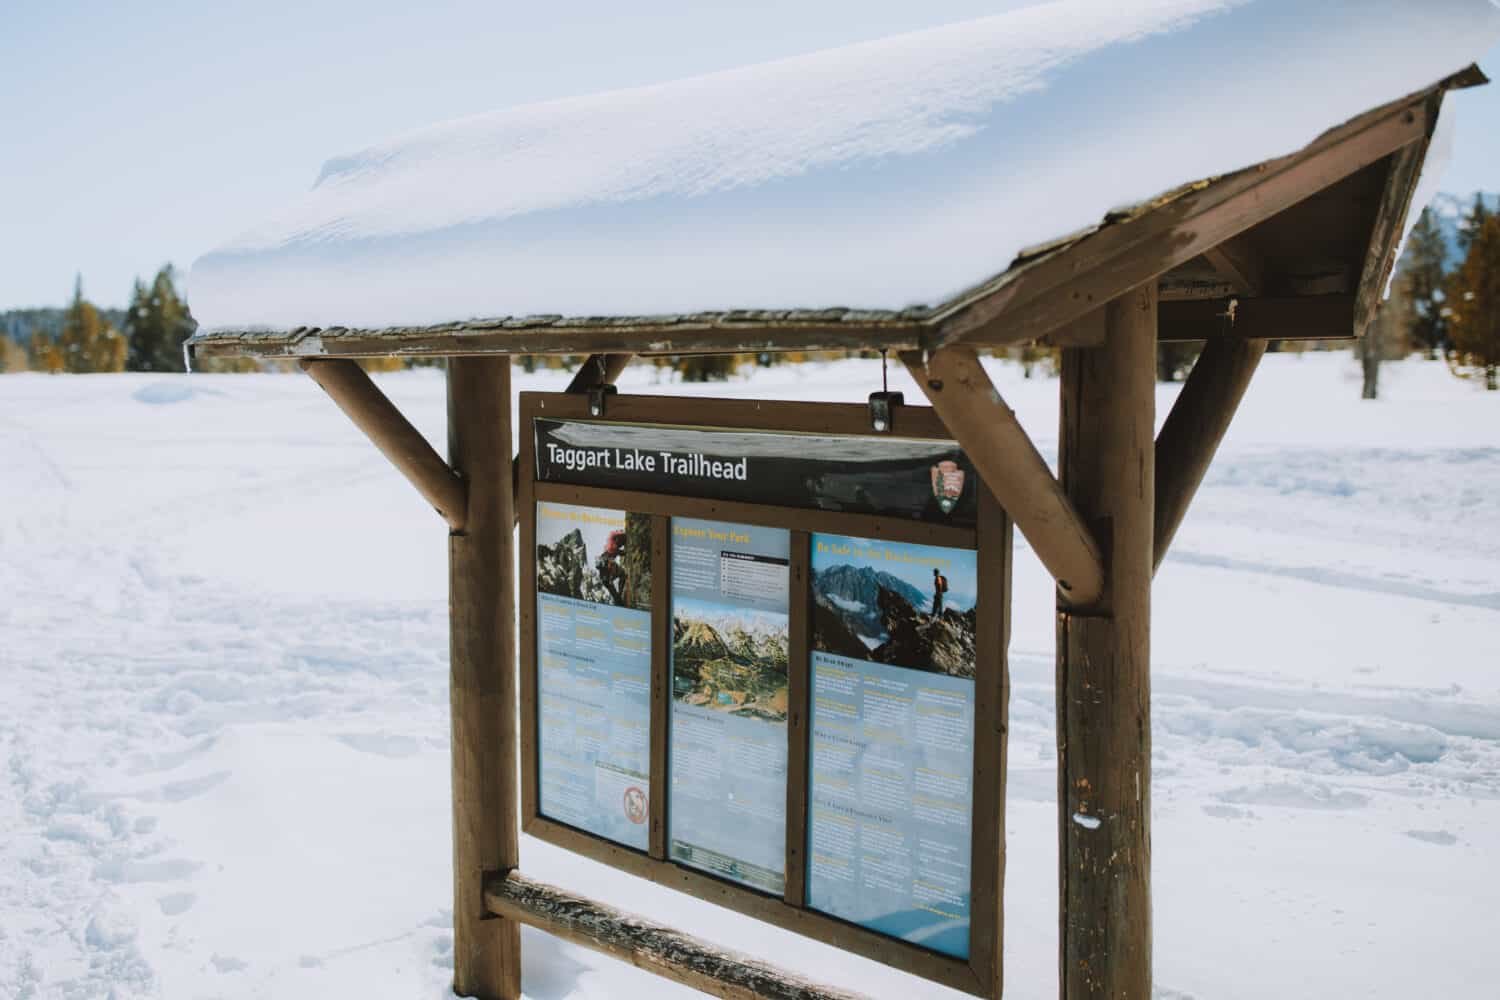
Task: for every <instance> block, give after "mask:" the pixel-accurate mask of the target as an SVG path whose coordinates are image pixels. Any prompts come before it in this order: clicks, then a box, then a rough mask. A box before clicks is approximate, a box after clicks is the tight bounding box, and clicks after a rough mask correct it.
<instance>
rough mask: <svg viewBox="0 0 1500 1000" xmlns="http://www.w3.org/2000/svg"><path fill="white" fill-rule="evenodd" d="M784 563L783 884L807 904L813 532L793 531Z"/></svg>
mask: <svg viewBox="0 0 1500 1000" xmlns="http://www.w3.org/2000/svg"><path fill="white" fill-rule="evenodd" d="M790 562H791V565H790V566H788V567H787V583H788V593H787V600H788V605H787V672H786V675H787V714H786V739H787V765H786V887H785V891H784V892H783V893H782V897H783V898H784V899H785V900H786V903H787V905H788V906H798V907H800V906H805V905H806V903H807V814H808V801H807V796H808V790H809V786H810V785H811V781H810V779H809V775H808V768H809V767H810V766H811V761H810V759H809V756H810V755H809V744H810V741H811V738H812V661H811V656H812V593H813V591H812V534H811V533H810V532H807V531H793V532H791V560H790Z"/></svg>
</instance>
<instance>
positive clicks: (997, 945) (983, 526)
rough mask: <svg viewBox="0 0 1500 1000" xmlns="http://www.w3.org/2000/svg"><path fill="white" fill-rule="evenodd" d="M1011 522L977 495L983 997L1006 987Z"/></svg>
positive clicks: (975, 903)
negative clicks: (1006, 828)
mask: <svg viewBox="0 0 1500 1000" xmlns="http://www.w3.org/2000/svg"><path fill="white" fill-rule="evenodd" d="M1013 539H1014V532H1012V531H1011V523H1010V518H1009V517H1008V516H1007V515H1006V513H1005V510H1004V509H1003V508H1002V507H1001V506H1000V502H999V501H998V500H996V499H995V495H994V493H993V492H992V491H991V490H990V489H989V488H988V487H984V488H981V490H980V493H979V600H978V603H977V604H976V605H975V608H976V614H975V616H974V618H975V623H976V634H975V637H974V652H975V660H976V663H975V671H974V777H973V782H974V786H973V787H974V798H973V801H974V817H973V828H972V829H973V836H972V841H971V843H972V850H971V854H972V857H973V874H972V878H971V880H970V881H971V883H972V888H973V896H972V900H971V905H970V921H969V964H970V966H971V967H972V968H973V970H974V975H975V976H976V977H977V978H978V980H979V983H980V986H981V989H983V990H984V991H986V995H988V996H991V997H996V998H998V997H999V996H1000V995H1001V994H1002V992H1003V986H1004V982H1005V907H1004V905H1003V904H1004V900H1005V776H1006V755H1007V753H1008V748H1009V731H1010V606H1011V586H1010V585H1011V556H1012V552H1013V549H1012V542H1013Z"/></svg>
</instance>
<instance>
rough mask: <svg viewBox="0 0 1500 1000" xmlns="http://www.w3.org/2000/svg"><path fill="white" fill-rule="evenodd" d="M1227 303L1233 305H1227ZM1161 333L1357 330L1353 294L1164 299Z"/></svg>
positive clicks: (1325, 335) (1319, 334)
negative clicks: (1197, 299)
mask: <svg viewBox="0 0 1500 1000" xmlns="http://www.w3.org/2000/svg"><path fill="white" fill-rule="evenodd" d="M1231 303H1232V304H1233V307H1232V308H1231ZM1159 322H1160V332H1159V339H1161V340H1163V341H1178V340H1210V339H1212V338H1214V337H1217V336H1219V335H1220V334H1226V333H1233V334H1234V335H1235V336H1236V337H1238V338H1240V339H1242V340H1243V339H1246V338H1250V339H1262V340H1348V339H1350V338H1351V337H1353V336H1354V335H1355V298H1354V296H1353V295H1307V296H1300V297H1299V296H1286V297H1273V298H1260V299H1249V298H1229V299H1204V300H1199V301H1184V302H1163V303H1162V304H1161V307H1160V321H1159Z"/></svg>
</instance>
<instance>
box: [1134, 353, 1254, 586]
mask: <svg viewBox="0 0 1500 1000" xmlns="http://www.w3.org/2000/svg"><path fill="white" fill-rule="evenodd" d="M1265 353H1266V342H1265V341H1264V340H1258V339H1257V340H1249V339H1246V338H1244V337H1240V336H1235V335H1229V336H1221V337H1215V338H1213V339H1212V340H1210V341H1208V343H1207V344H1205V345H1204V347H1203V352H1202V353H1201V354H1199V355H1198V360H1197V361H1196V362H1195V363H1194V364H1193V370H1192V372H1190V373H1189V374H1188V378H1187V383H1186V384H1185V385H1183V387H1182V392H1181V393H1179V394H1178V396H1177V401H1176V402H1175V403H1173V404H1172V412H1170V413H1168V414H1167V419H1166V421H1165V422H1164V423H1163V424H1162V428H1161V431H1160V432H1159V433H1158V434H1157V436H1156V514H1155V522H1156V531H1155V538H1154V542H1153V548H1154V563H1153V572H1154V571H1155V569H1156V568H1159V567H1160V566H1161V563H1162V560H1163V559H1165V558H1166V556H1167V549H1168V548H1169V547H1171V545H1172V537H1173V536H1174V535H1175V534H1177V529H1178V527H1179V526H1180V525H1181V524H1182V519H1183V517H1185V516H1186V515H1187V511H1188V507H1189V506H1190V505H1191V504H1192V502H1193V495H1194V494H1195V493H1197V492H1198V486H1199V484H1200V483H1202V482H1203V476H1204V474H1206V473H1207V472H1208V466H1209V463H1211V462H1212V461H1213V457H1214V453H1215V452H1217V451H1218V450H1219V442H1221V441H1223V440H1224V434H1225V432H1226V431H1228V430H1229V422H1230V421H1231V420H1232V419H1233V418H1234V412H1235V410H1236V409H1238V407H1239V405H1240V400H1241V399H1242V398H1243V397H1244V395H1245V389H1246V387H1247V386H1249V385H1250V378H1251V376H1253V375H1254V374H1255V369H1256V366H1258V365H1259V364H1260V359H1261V357H1262V356H1264V355H1265Z"/></svg>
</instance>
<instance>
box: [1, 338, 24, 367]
mask: <svg viewBox="0 0 1500 1000" xmlns="http://www.w3.org/2000/svg"><path fill="white" fill-rule="evenodd" d="M29 367H30V365H29V364H28V363H27V359H26V348H24V347H22V346H21V345H20V344H18V343H16V342H15V341H14V340H12V339H10V334H8V333H5V332H4V331H0V372H24V371H26V369H27V368H29Z"/></svg>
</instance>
